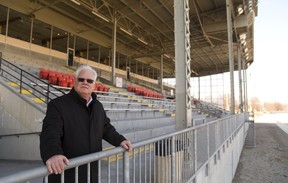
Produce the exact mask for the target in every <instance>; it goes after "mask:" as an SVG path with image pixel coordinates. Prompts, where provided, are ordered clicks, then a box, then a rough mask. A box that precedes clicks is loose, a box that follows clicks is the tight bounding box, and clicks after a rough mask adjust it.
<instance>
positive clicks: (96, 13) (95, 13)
mask: <svg viewBox="0 0 288 183" xmlns="http://www.w3.org/2000/svg"><path fill="white" fill-rule="evenodd" d="M92 13H93V14H94V15H96V16H97V17H99V18H101V19H102V20H104V21H106V22H110V20H109V19H108V18H106V17H105V16H104V15H102V14H100V13H98V12H97V11H94V10H93V11H92Z"/></svg>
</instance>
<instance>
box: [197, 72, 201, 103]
mask: <svg viewBox="0 0 288 183" xmlns="http://www.w3.org/2000/svg"><path fill="white" fill-rule="evenodd" d="M200 86H201V80H200V77H199V76H198V100H200V98H201V96H200V94H201V87H200Z"/></svg>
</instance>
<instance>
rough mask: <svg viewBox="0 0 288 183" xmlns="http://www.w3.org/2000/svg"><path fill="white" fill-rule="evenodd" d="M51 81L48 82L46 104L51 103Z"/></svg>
mask: <svg viewBox="0 0 288 183" xmlns="http://www.w3.org/2000/svg"><path fill="white" fill-rule="evenodd" d="M49 86H50V85H49V83H48V84H47V95H46V104H48V103H49V93H50V88H49Z"/></svg>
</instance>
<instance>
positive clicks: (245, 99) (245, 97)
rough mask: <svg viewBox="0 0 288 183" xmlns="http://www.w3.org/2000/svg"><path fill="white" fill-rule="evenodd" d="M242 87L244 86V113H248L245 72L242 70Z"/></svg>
mask: <svg viewBox="0 0 288 183" xmlns="http://www.w3.org/2000/svg"><path fill="white" fill-rule="evenodd" d="M243 79H244V80H243V82H244V83H243V86H244V111H245V112H248V94H247V93H248V92H247V70H246V69H243Z"/></svg>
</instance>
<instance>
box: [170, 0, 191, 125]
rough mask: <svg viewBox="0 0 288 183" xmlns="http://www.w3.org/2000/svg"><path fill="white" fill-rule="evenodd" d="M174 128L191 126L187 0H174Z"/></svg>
mask: <svg viewBox="0 0 288 183" xmlns="http://www.w3.org/2000/svg"><path fill="white" fill-rule="evenodd" d="M174 21H175V23H174V24H175V28H174V29H175V59H176V62H175V63H176V66H175V67H176V88H177V89H176V98H177V100H176V130H181V129H185V128H187V127H190V126H192V104H191V101H192V100H191V95H190V88H191V85H190V77H191V68H190V61H191V58H190V49H191V45H190V30H189V25H190V20H189V0H184V1H180V2H179V1H178V0H174Z"/></svg>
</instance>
